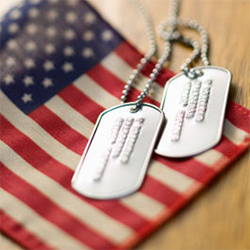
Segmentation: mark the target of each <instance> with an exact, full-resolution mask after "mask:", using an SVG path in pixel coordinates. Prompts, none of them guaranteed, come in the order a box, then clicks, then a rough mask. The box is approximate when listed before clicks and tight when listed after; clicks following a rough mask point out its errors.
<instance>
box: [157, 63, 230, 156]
mask: <svg viewBox="0 0 250 250" xmlns="http://www.w3.org/2000/svg"><path fill="white" fill-rule="evenodd" d="M195 69H199V70H201V71H202V73H203V75H202V76H200V77H198V78H196V79H193V80H191V79H189V78H188V77H187V76H186V75H185V74H184V73H181V74H178V75H177V76H175V77H173V78H171V79H170V80H169V81H168V83H167V84H166V87H165V90H164V95H163V99H162V105H161V108H162V110H163V111H164V113H165V115H166V120H167V124H166V127H165V128H164V131H163V134H162V136H161V139H160V141H159V144H158V146H157V148H156V150H155V152H156V153H157V154H160V155H163V156H167V157H188V156H192V155H195V154H198V153H201V152H203V151H205V150H207V149H209V148H211V147H213V146H214V145H216V144H217V143H218V142H219V140H220V138H221V134H222V127H223V121H224V116H225V109H226V104H227V97H228V92H229V86H230V82H231V73H230V72H229V71H228V70H227V69H223V68H220V67H214V66H205V67H197V68H195Z"/></svg>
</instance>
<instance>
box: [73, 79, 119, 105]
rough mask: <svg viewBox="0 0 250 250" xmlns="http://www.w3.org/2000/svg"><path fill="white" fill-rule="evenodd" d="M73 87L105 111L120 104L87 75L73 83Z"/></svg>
mask: <svg viewBox="0 0 250 250" xmlns="http://www.w3.org/2000/svg"><path fill="white" fill-rule="evenodd" d="M74 85H75V86H76V87H77V88H78V89H79V90H80V91H81V92H82V93H84V94H85V95H87V96H88V97H89V98H90V99H91V100H93V101H94V102H96V103H98V104H99V105H101V106H102V107H104V108H105V109H108V108H111V107H113V106H116V105H118V104H119V103H120V102H121V101H120V100H119V99H118V98H116V97H115V96H113V95H112V94H110V93H109V92H108V91H106V90H105V89H104V88H102V87H101V86H100V85H99V84H98V83H96V82H95V81H94V80H92V79H91V78H90V77H89V76H87V75H83V76H81V77H79V78H78V79H77V80H76V81H74Z"/></svg>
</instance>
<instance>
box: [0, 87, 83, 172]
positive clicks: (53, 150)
mask: <svg viewBox="0 0 250 250" xmlns="http://www.w3.org/2000/svg"><path fill="white" fill-rule="evenodd" d="M0 98H1V105H0V110H1V112H2V114H3V115H4V117H5V118H6V119H7V120H8V121H9V122H10V123H12V125H13V126H15V127H16V128H17V129H18V130H20V131H21V132H22V133H24V134H25V135H26V136H27V137H29V138H30V139H31V140H32V141H34V142H35V143H36V144H37V145H38V146H39V147H41V148H42V149H43V150H44V151H45V152H47V153H48V154H49V155H51V156H52V157H53V158H54V159H56V160H57V161H59V162H61V163H62V164H64V165H66V166H68V167H70V168H71V169H75V168H76V166H77V164H78V162H79V160H80V156H79V155H78V154H76V153H74V152H72V151H71V150H69V149H68V148H67V147H65V146H64V145H62V144H61V143H60V142H58V141H57V140H55V139H54V138H53V137H52V136H51V135H50V134H48V133H47V132H46V131H45V130H44V129H43V128H42V127H40V126H39V125H38V124H37V123H36V122H35V121H33V120H32V119H31V118H30V117H29V116H27V115H25V114H24V113H23V112H22V111H20V110H19V108H17V107H16V106H15V105H14V104H13V103H12V102H11V101H10V100H9V99H8V97H6V96H5V94H3V93H2V92H0Z"/></svg>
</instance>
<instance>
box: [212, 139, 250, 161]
mask: <svg viewBox="0 0 250 250" xmlns="http://www.w3.org/2000/svg"><path fill="white" fill-rule="evenodd" d="M247 144H249V136H248V137H247V138H246V139H245V140H244V141H243V142H242V144H241V145H235V144H234V143H233V142H231V141H230V140H229V139H227V138H226V137H225V136H224V135H223V136H222V138H221V141H220V143H219V144H218V145H217V146H215V147H214V149H215V150H217V151H219V152H221V153H222V154H223V155H225V156H227V157H228V158H229V159H230V160H231V161H232V160H233V159H234V158H235V156H238V155H240V154H241V153H242V150H244V149H245V148H246V147H247Z"/></svg>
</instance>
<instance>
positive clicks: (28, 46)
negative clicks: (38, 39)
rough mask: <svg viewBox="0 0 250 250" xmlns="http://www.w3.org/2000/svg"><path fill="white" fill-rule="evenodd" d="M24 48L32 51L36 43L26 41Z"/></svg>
mask: <svg viewBox="0 0 250 250" xmlns="http://www.w3.org/2000/svg"><path fill="white" fill-rule="evenodd" d="M25 48H26V50H27V51H34V50H36V44H35V43H34V42H33V41H29V42H27V43H26V45H25Z"/></svg>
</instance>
